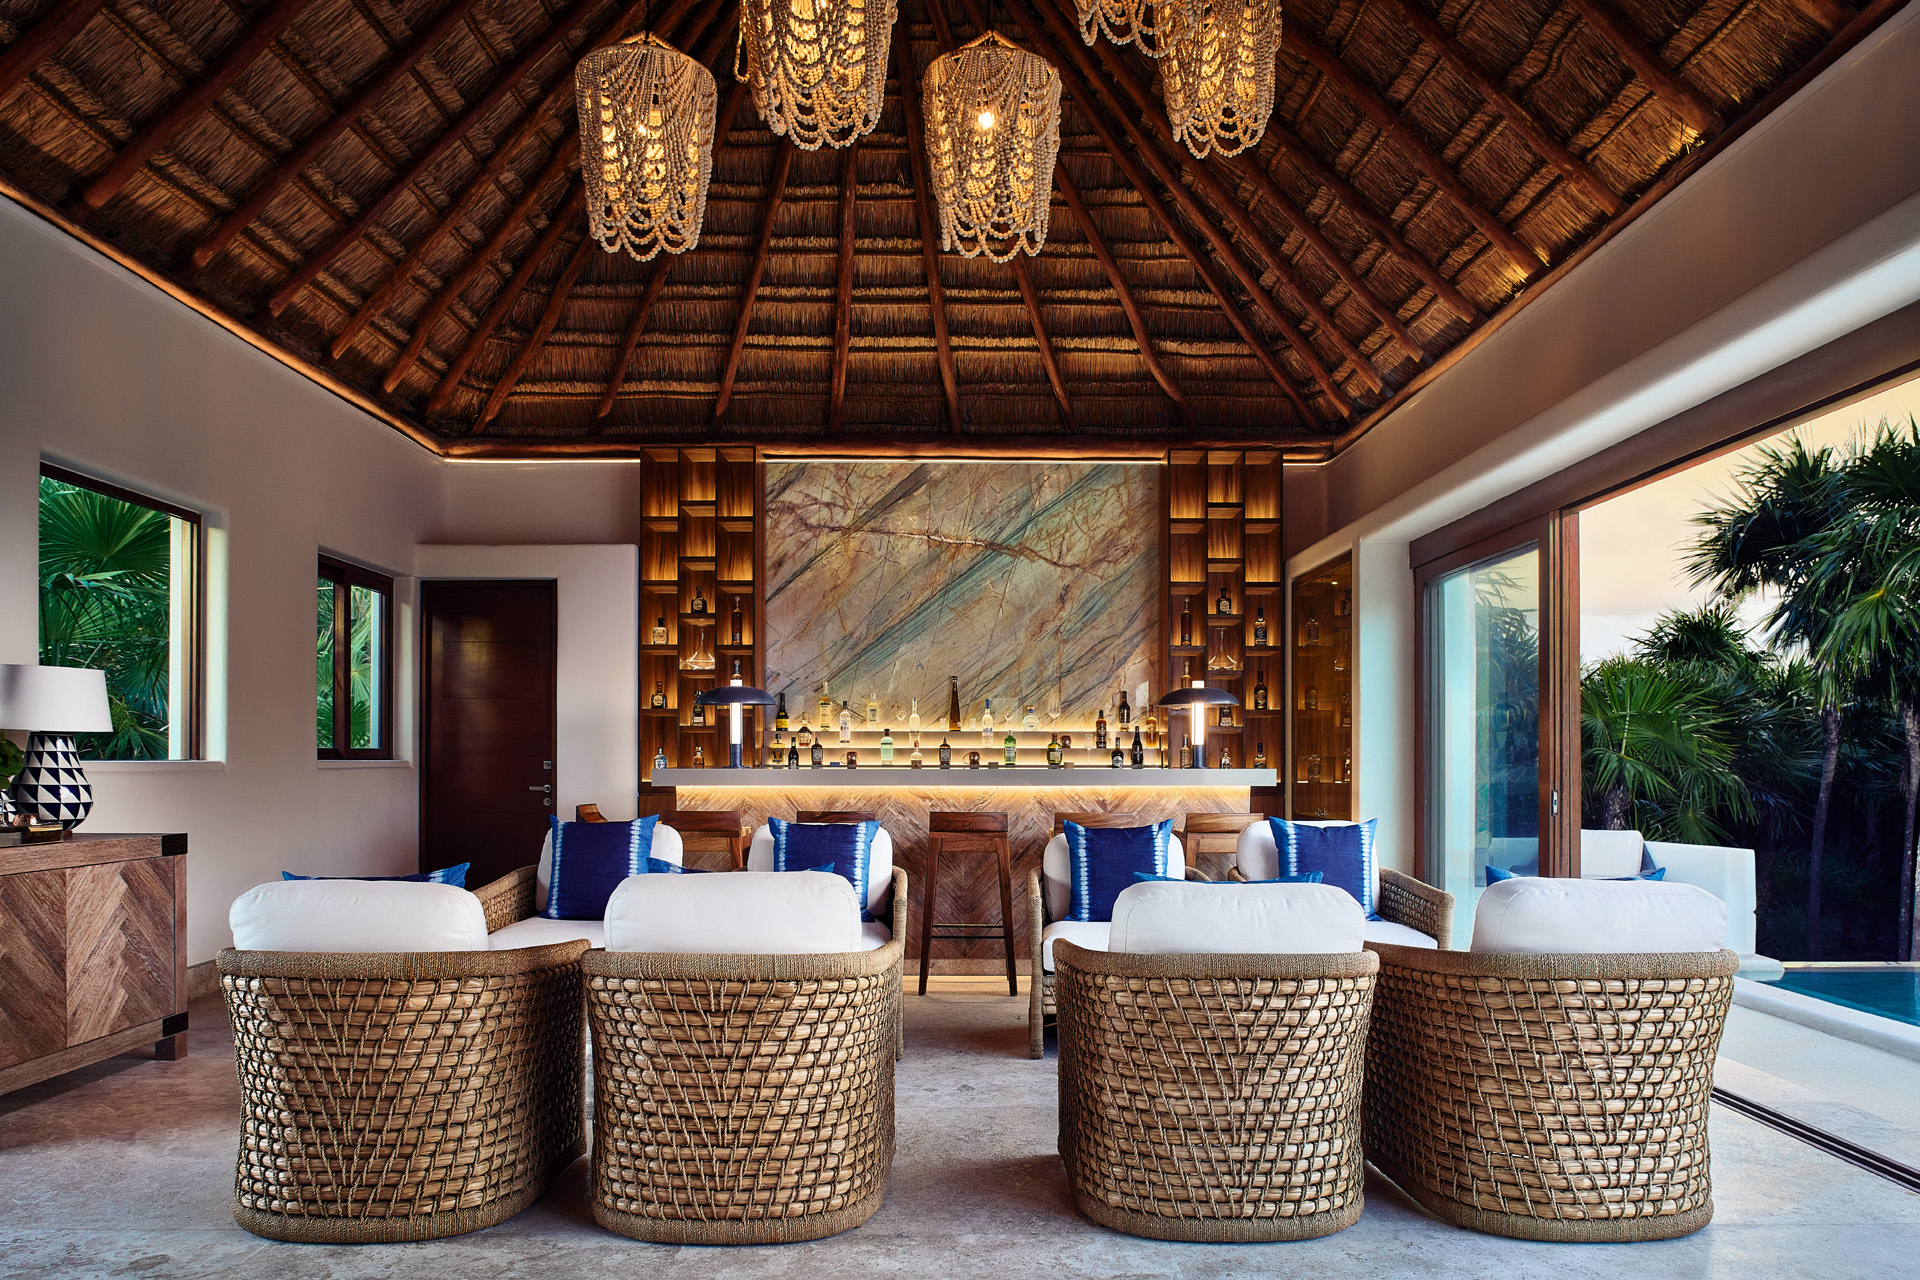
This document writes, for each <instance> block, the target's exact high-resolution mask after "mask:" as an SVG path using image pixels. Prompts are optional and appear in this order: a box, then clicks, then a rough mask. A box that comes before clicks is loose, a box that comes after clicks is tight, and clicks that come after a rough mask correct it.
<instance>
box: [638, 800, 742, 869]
mask: <svg viewBox="0 0 1920 1280" xmlns="http://www.w3.org/2000/svg"><path fill="white" fill-rule="evenodd" d="M660 821H662V822H664V823H666V824H667V825H668V826H670V827H672V828H673V829H674V830H675V831H678V832H679V833H680V839H681V842H682V843H683V844H685V845H686V850H687V852H688V853H694V852H696V851H698V852H703V853H705V852H724V853H725V854H726V855H727V857H728V859H729V860H730V864H731V865H730V867H729V869H730V870H733V871H738V870H739V869H740V868H742V867H744V866H746V865H747V827H746V823H745V822H744V821H743V820H742V819H741V816H740V811H739V810H738V809H678V810H675V811H674V812H672V813H668V814H663V815H662V816H661V818H660Z"/></svg>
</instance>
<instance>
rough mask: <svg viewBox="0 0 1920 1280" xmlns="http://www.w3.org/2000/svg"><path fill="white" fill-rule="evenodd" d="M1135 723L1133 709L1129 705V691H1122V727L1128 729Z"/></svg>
mask: <svg viewBox="0 0 1920 1280" xmlns="http://www.w3.org/2000/svg"><path fill="white" fill-rule="evenodd" d="M1131 723H1133V708H1132V707H1130V706H1128V705H1127V691H1126V690H1125V689H1122V690H1121V691H1120V727H1121V728H1122V729H1124V728H1126V727H1127V726H1128V725H1129V724H1131Z"/></svg>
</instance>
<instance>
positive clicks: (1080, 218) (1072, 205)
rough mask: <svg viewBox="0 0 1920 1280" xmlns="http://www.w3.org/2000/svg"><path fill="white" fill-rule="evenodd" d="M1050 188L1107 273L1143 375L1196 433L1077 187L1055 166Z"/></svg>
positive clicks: (1184, 402)
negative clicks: (1054, 189)
mask: <svg viewBox="0 0 1920 1280" xmlns="http://www.w3.org/2000/svg"><path fill="white" fill-rule="evenodd" d="M1053 181H1054V185H1055V186H1057V187H1059V189H1060V195H1061V197H1062V198H1063V199H1064V200H1066V202H1067V208H1068V209H1070V210H1072V212H1073V217H1074V221H1076V222H1078V223H1079V224H1080V233H1081V234H1082V235H1084V236H1086V238H1087V245H1088V246H1089V247H1090V248H1091V249H1092V250H1093V256H1094V259H1095V260H1096V261H1098V262H1099V264H1100V269H1101V270H1103V271H1105V272H1106V273H1107V280H1108V282H1109V283H1111V284H1112V285H1113V291H1114V293H1115V294H1117V295H1119V298H1120V310H1122V311H1124V312H1125V313H1126V316H1127V323H1128V324H1129V325H1131V326H1133V340H1134V341H1135V342H1137V343H1139V344H1140V359H1141V361H1142V362H1143V363H1145V365H1146V366H1147V372H1148V373H1150V374H1152V375H1153V380H1154V381H1155V382H1157V383H1159V384H1160V387H1161V389H1162V390H1164V391H1165V392H1166V393H1167V398H1168V399H1170V400H1172V401H1173V404H1174V407H1175V408H1176V409H1178V410H1179V411H1180V421H1181V422H1182V423H1183V424H1184V425H1185V426H1186V428H1187V430H1188V431H1195V430H1197V429H1198V428H1197V426H1196V424H1195V422H1194V418H1193V408H1192V406H1191V405H1189V404H1188V403H1187V397H1186V396H1185V395H1183V394H1182V393H1181V391H1180V384H1179V383H1177V382H1175V381H1174V380H1173V375H1172V374H1170V373H1168V372H1167V369H1166V366H1165V365H1162V364H1161V363H1160V357H1159V356H1158V355H1157V354H1155V352H1154V349H1153V338H1152V336H1151V335H1150V334H1149V333H1148V332H1147V319H1146V316H1145V315H1143V314H1142V313H1141V311H1140V306H1139V304H1138V303H1136V302H1135V301H1134V300H1133V292H1132V291H1131V290H1130V289H1128V288H1127V282H1126V280H1125V279H1124V278H1123V277H1122V276H1121V274H1120V264H1119V263H1118V262H1115V261H1114V258H1113V254H1112V253H1111V252H1109V251H1108V249H1107V242H1106V241H1105V240H1104V239H1102V238H1101V236H1100V228H1099V227H1096V226H1095V225H1094V224H1093V215H1091V214H1089V213H1088V212H1087V206H1086V204H1085V203H1084V202H1082V201H1081V199H1080V190H1079V188H1077V187H1075V186H1074V185H1073V178H1072V176H1071V175H1069V174H1068V173H1067V166H1066V165H1064V164H1057V165H1055V166H1054V170H1053Z"/></svg>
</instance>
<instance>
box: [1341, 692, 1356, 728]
mask: <svg viewBox="0 0 1920 1280" xmlns="http://www.w3.org/2000/svg"><path fill="white" fill-rule="evenodd" d="M1340 727H1341V728H1342V729H1350V728H1352V727H1353V695H1352V694H1350V693H1347V692H1345V691H1344V690H1343V691H1342V692H1341V694H1340Z"/></svg>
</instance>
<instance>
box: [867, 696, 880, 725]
mask: <svg viewBox="0 0 1920 1280" xmlns="http://www.w3.org/2000/svg"><path fill="white" fill-rule="evenodd" d="M879 727H880V702H879V700H878V699H877V698H875V697H874V696H873V695H872V694H868V695H867V728H869V729H878V728H879Z"/></svg>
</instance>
